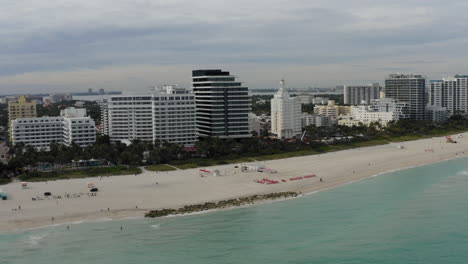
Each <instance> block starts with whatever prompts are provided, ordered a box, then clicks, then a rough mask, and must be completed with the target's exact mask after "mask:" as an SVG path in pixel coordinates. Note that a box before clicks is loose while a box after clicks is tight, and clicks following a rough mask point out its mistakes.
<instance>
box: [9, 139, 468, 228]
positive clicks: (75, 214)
mask: <svg viewBox="0 0 468 264" xmlns="http://www.w3.org/2000/svg"><path fill="white" fill-rule="evenodd" d="M462 135H463V136H462V137H461V138H458V137H456V136H453V138H454V139H455V140H457V141H458V143H457V144H450V143H445V138H443V137H436V138H431V139H423V140H417V141H410V142H404V143H401V144H398V143H394V144H387V145H381V146H374V147H366V148H359V149H352V150H345V151H339V152H333V153H327V154H321V155H313V156H304V157H297V158H289V159H282V160H273V161H267V162H259V163H257V164H261V165H264V166H266V167H268V168H271V169H273V170H277V171H278V173H276V174H269V173H259V172H241V171H240V169H236V168H234V166H235V165H233V164H231V165H223V166H215V167H209V168H206V169H208V170H214V169H217V170H219V171H220V172H221V174H222V176H218V177H215V176H207V177H200V175H199V169H190V170H178V171H172V172H147V171H146V172H144V173H143V174H140V175H137V176H134V175H131V176H114V177H102V178H101V177H95V178H87V179H73V180H60V181H49V182H47V183H46V182H40V183H29V186H28V188H27V189H22V188H21V186H20V183H18V182H16V183H11V184H8V185H3V186H0V188H1V189H3V191H4V192H6V193H7V194H8V196H9V200H7V201H0V232H4V231H12V230H15V229H23V228H31V227H39V226H46V225H51V224H59V223H65V222H77V221H89V220H99V219H105V218H110V219H117V218H123V217H132V216H143V215H144V213H145V212H147V211H148V210H151V209H160V208H169V207H180V206H183V205H186V204H195V203H203V202H207V201H217V200H223V199H228V198H235V197H240V196H247V195H252V194H260V193H271V192H279V191H298V192H302V193H310V192H314V191H319V190H324V189H328V188H332V187H336V186H340V185H343V184H347V183H351V182H354V181H358V180H361V179H364V178H367V177H370V176H372V175H375V174H378V173H382V172H386V171H390V170H396V169H401V168H406V167H412V166H418V165H423V164H428V163H433V162H437V161H441V160H446V159H451V158H456V157H460V156H464V155H465V153H466V154H468V133H465V134H462ZM398 145H402V146H404V148H403V149H399V148H398ZM428 149H432V150H433V151H428ZM250 164H255V163H250ZM311 174H316V175H317V177H314V178H308V179H303V180H297V181H291V180H289V179H290V178H294V177H301V176H306V175H311ZM262 178H268V179H271V180H278V181H280V183H279V184H272V185H266V184H259V183H256V182H254V180H256V179H262ZM320 178H322V179H323V180H324V181H323V182H320ZM281 180H286V182H283V181H281ZM88 182H93V183H95V184H96V186H97V187H98V188H99V193H98V195H97V196H89V195H88V192H89V189H88V188H87V183H88ZM44 192H51V193H52V195H55V196H61V197H62V198H60V199H54V198H49V199H47V198H45V199H44V200H35V201H33V200H32V198H37V197H39V198H44ZM66 194H69V195H70V197H73V195H74V194H75V196H77V195H79V194H81V195H80V196H79V197H75V198H65V196H66ZM19 206H20V207H21V209H18V207H19ZM52 218H53V220H52Z"/></svg>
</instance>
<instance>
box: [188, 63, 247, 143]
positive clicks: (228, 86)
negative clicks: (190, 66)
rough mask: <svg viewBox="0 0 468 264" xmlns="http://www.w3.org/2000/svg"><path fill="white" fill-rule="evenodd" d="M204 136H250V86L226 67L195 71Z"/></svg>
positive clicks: (200, 132)
mask: <svg viewBox="0 0 468 264" xmlns="http://www.w3.org/2000/svg"><path fill="white" fill-rule="evenodd" d="M192 88H193V93H194V94H195V102H196V116H197V133H198V135H199V136H200V137H220V138H245V137H250V136H251V135H250V131H249V112H250V97H249V89H248V88H247V87H244V86H242V83H241V82H238V81H236V77H234V76H232V75H230V73H229V72H227V71H222V70H219V69H217V70H194V71H192Z"/></svg>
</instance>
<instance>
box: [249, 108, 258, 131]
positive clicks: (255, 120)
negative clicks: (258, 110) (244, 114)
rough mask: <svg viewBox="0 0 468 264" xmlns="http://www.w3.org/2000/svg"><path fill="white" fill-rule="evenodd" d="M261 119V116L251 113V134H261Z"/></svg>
mask: <svg viewBox="0 0 468 264" xmlns="http://www.w3.org/2000/svg"><path fill="white" fill-rule="evenodd" d="M260 123H261V119H260V117H259V116H257V115H256V114H254V113H249V130H250V132H252V131H255V132H256V133H257V135H259V134H260V128H261V125H260Z"/></svg>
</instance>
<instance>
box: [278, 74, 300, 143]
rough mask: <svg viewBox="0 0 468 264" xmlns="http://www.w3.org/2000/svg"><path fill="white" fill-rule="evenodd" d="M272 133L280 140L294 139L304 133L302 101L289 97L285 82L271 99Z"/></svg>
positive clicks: (281, 83)
mask: <svg viewBox="0 0 468 264" xmlns="http://www.w3.org/2000/svg"><path fill="white" fill-rule="evenodd" d="M271 133H272V134H275V135H276V136H277V137H278V138H293V137H295V136H300V135H301V133H302V111H301V101H300V100H299V98H297V97H290V96H289V93H288V91H287V89H286V87H285V84H284V80H281V82H280V88H279V90H278V92H277V93H276V94H275V96H274V97H273V99H271Z"/></svg>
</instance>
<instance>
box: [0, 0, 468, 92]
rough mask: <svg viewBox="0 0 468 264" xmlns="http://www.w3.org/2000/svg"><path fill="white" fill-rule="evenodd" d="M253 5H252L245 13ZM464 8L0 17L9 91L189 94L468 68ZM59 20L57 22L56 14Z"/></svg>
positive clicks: (234, 5)
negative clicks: (209, 80) (200, 77)
mask: <svg viewBox="0 0 468 264" xmlns="http://www.w3.org/2000/svg"><path fill="white" fill-rule="evenodd" d="M247 6H248V8H246V7H247ZM466 7H468V3H464V2H460V1H453V0H452V1H443V2H442V1H436V0H431V1H416V0H409V1H404V2H403V1H392V2H391V3H388V1H368V0H367V1H364V0H361V1H352V3H351V2H348V1H322V0H320V1H304V0H295V1H289V2H286V1H279V0H274V1H256V2H255V3H252V2H248V1H243V0H242V1H228V2H226V1H223V2H222V3H220V2H218V1H211V0H210V1H203V3H196V2H193V1H187V0H178V1H159V2H147V1H108V0H104V1H99V2H95V1H75V0H71V1H67V2H66V3H62V4H61V5H57V4H54V3H49V2H31V1H15V2H13V3H9V4H7V5H5V6H4V8H2V10H1V11H0V14H1V16H0V17H1V18H0V23H2V29H1V30H0V34H1V36H2V38H0V47H2V49H1V51H0V57H1V58H2V60H0V69H1V70H0V93H1V94H8V93H46V92H70V91H74V90H77V89H87V88H95V89H98V88H104V89H106V90H122V91H124V92H125V91H141V90H144V89H146V87H148V86H152V85H155V84H156V85H162V84H165V83H176V84H179V85H181V86H183V87H190V73H191V71H192V70H193V69H200V68H202V69H209V68H222V69H227V70H230V71H232V72H235V73H236V75H237V76H241V77H242V80H243V82H244V83H245V84H246V85H247V86H249V87H250V88H252V89H261V88H273V87H276V83H277V81H278V80H279V79H281V78H286V79H288V80H289V83H290V86H291V87H298V88H300V87H308V86H312V87H333V86H335V85H343V84H348V85H365V84H368V83H372V82H379V83H383V80H384V79H385V77H386V76H387V75H388V74H389V73H415V74H423V75H425V76H426V77H427V78H428V79H440V78H443V77H445V76H453V75H454V74H456V73H462V74H463V73H465V72H468V69H467V66H466V65H465V63H464V61H466V59H467V57H468V54H467V53H466V52H464V49H463V47H464V46H466V44H468V38H466V37H465V33H466V32H467V31H468V27H467V26H466V25H464V23H463V22H462V21H460V20H459V17H460V16H463V15H464V14H463V10H466ZM50 14H53V15H50Z"/></svg>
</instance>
